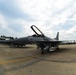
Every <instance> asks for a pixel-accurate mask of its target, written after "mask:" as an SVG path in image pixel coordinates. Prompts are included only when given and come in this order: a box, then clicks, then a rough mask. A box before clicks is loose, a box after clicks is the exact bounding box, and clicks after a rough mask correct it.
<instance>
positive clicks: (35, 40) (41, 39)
mask: <svg viewBox="0 0 76 75" xmlns="http://www.w3.org/2000/svg"><path fill="white" fill-rule="evenodd" d="M31 29H32V30H33V31H34V32H35V34H34V35H31V36H27V37H22V38H17V39H11V40H0V43H1V44H9V45H10V46H13V47H22V46H24V45H26V44H36V45H37V46H38V48H40V49H41V53H42V54H43V53H44V52H45V50H48V51H50V49H51V50H53V51H55V50H58V49H59V47H58V45H59V44H60V43H61V42H62V41H59V32H57V35H56V37H55V38H54V39H52V38H50V37H47V36H45V35H44V34H43V33H42V32H41V31H40V30H39V28H37V27H36V26H35V25H32V26H31Z"/></svg>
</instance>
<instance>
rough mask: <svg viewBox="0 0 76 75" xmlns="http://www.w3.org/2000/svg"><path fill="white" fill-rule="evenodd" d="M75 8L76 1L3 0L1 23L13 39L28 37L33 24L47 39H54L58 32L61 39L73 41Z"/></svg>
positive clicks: (75, 20)
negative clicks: (15, 37)
mask: <svg viewBox="0 0 76 75" xmlns="http://www.w3.org/2000/svg"><path fill="white" fill-rule="evenodd" d="M75 9H76V0H11V1H10V0H7V1H6V0H3V1H0V13H1V14H2V15H3V17H4V18H1V20H2V21H3V22H2V21H0V24H1V27H2V26H6V29H7V31H8V32H7V33H9V35H10V34H13V36H16V35H17V36H25V35H31V34H33V32H32V30H31V29H30V26H31V25H36V26H38V27H39V28H40V29H41V30H42V31H43V32H44V33H45V35H47V36H50V37H52V36H53V37H55V34H56V32H58V31H59V32H60V38H62V39H68V38H69V39H75V38H73V37H71V36H73V35H74V37H75V36H76V34H75V32H76V31H75V28H76V25H75V23H76V10H75ZM3 23H5V24H3ZM1 31H2V30H1ZM9 31H10V32H9ZM7 33H6V34H7ZM63 33H64V34H63Z"/></svg>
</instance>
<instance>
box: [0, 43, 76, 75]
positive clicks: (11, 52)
mask: <svg viewBox="0 0 76 75" xmlns="http://www.w3.org/2000/svg"><path fill="white" fill-rule="evenodd" d="M59 48H60V50H59V51H56V52H45V54H43V55H42V54H41V50H40V49H36V46H35V45H26V46H25V47H23V48H10V47H9V46H6V45H0V75H76V44H74V45H60V46H59Z"/></svg>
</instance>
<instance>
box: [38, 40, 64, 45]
mask: <svg viewBox="0 0 76 75" xmlns="http://www.w3.org/2000/svg"><path fill="white" fill-rule="evenodd" d="M38 42H39V43H47V44H60V43H62V42H63V41H58V40H55V41H38Z"/></svg>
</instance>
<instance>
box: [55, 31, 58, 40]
mask: <svg viewBox="0 0 76 75" xmlns="http://www.w3.org/2000/svg"><path fill="white" fill-rule="evenodd" d="M55 39H56V40H59V32H57V35H56V38H55Z"/></svg>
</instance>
